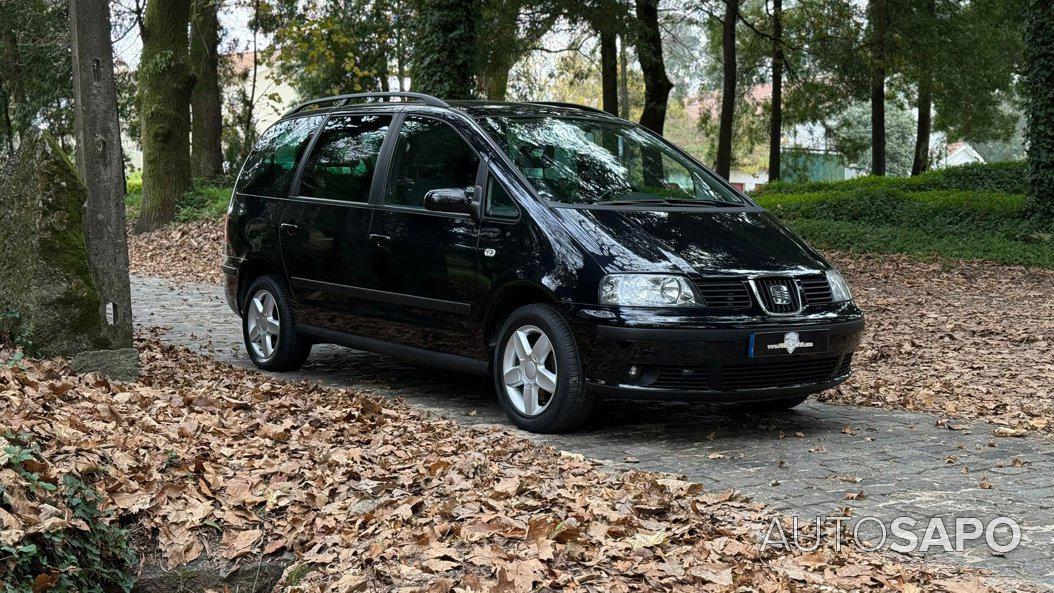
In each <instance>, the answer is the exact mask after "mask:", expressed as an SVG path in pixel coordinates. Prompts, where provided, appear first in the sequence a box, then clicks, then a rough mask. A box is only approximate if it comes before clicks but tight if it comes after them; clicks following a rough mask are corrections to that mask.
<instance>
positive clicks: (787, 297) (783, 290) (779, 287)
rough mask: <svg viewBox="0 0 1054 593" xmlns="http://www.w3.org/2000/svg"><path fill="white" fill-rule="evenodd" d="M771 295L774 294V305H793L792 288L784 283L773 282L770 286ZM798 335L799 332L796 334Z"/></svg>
mask: <svg viewBox="0 0 1054 593" xmlns="http://www.w3.org/2000/svg"><path fill="white" fill-rule="evenodd" d="M769 295H770V296H772V304H773V305H792V304H794V303H793V302H792V301H791V293H790V289H789V288H787V286H786V285H784V284H773V285H772V286H769ZM795 335H797V334H795Z"/></svg>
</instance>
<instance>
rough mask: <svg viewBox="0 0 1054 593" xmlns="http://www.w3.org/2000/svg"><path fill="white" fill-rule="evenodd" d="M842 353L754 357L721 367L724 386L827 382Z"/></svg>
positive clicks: (737, 388)
mask: <svg viewBox="0 0 1054 593" xmlns="http://www.w3.org/2000/svg"><path fill="white" fill-rule="evenodd" d="M839 358H840V357H838V356H824V357H821V358H795V359H793V360H779V361H751V362H743V363H732V364H726V365H724V366H723V367H721V389H724V390H728V391H736V390H739V389H764V388H766V387H788V386H790V385H803V384H808V383H823V382H824V381H828V380H830V379H832V378H833V377H834V376H835V370H836V368H837V367H838V361H839Z"/></svg>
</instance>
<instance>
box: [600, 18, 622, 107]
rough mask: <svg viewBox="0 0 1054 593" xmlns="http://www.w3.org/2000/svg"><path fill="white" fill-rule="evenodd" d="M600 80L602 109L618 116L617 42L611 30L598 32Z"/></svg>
mask: <svg viewBox="0 0 1054 593" xmlns="http://www.w3.org/2000/svg"><path fill="white" fill-rule="evenodd" d="M600 80H601V83H602V87H603V98H604V106H603V109H604V111H607V112H608V113H610V114H611V115H614V116H618V43H617V42H616V37H615V33H614V32H612V31H606V32H605V31H601V32H600Z"/></svg>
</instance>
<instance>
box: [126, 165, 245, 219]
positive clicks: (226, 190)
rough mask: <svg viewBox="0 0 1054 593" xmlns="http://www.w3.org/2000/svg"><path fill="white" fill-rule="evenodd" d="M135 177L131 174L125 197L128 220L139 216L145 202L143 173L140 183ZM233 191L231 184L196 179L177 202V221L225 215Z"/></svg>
mask: <svg viewBox="0 0 1054 593" xmlns="http://www.w3.org/2000/svg"><path fill="white" fill-rule="evenodd" d="M133 178H134V177H133V175H129V182H128V193H127V194H126V195H125V199H124V207H125V213H126V215H127V217H128V220H135V219H136V218H138V217H139V209H140V207H141V205H142V203H143V185H142V175H140V176H139V179H138V184H135V183H133V182H132V179H133ZM231 191H232V189H231V187H230V186H226V185H216V184H214V183H210V182H207V181H202V180H197V181H195V182H194V186H193V187H192V188H191V189H190V190H188V191H187V192H186V193H185V194H183V199H182V200H180V202H179V204H176V222H193V221H195V220H203V219H207V218H218V217H220V216H223V214H224V212H226V211H227V204H228V203H230V200H231Z"/></svg>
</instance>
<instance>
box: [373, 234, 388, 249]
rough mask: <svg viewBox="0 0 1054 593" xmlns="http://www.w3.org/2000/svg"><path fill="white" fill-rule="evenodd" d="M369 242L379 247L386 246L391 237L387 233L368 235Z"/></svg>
mask: <svg viewBox="0 0 1054 593" xmlns="http://www.w3.org/2000/svg"><path fill="white" fill-rule="evenodd" d="M370 242H371V243H373V244H374V245H377V246H379V247H387V246H388V244H389V243H391V242H392V238H391V237H389V236H388V235H377V234H372V235H370Z"/></svg>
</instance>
